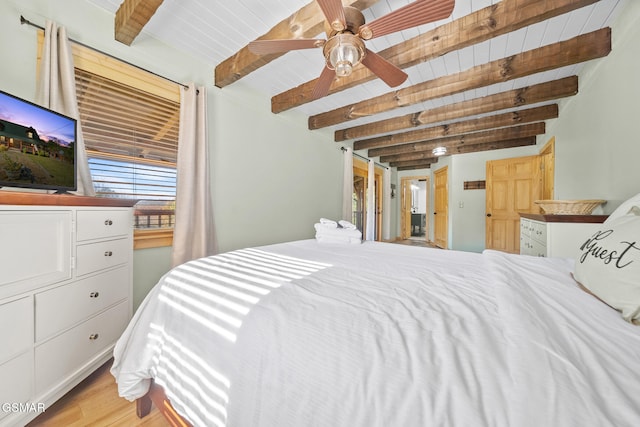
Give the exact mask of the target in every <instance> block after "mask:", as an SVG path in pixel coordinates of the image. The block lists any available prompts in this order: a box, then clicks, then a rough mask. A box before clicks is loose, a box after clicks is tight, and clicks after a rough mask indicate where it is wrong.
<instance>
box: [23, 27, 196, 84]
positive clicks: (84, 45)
mask: <svg viewBox="0 0 640 427" xmlns="http://www.w3.org/2000/svg"><path fill="white" fill-rule="evenodd" d="M20 24H22V25H24V24H27V25H30V26H32V27H35V28H39V29H41V30H42V31H44V27H42V26H40V25H38V24H35V23H33V22H31V21H29V20H28V19H26V18H25V17H24V16H22V15H20ZM69 41H71V42H73V43H75V44H79V45H80V46H83V47H86V48H87V49H91V50H94V51H96V52H98V53H101V54H102V55H105V56H108V57H109V58H113V59H116V60H118V61H121V62H124V63H125V64H127V65H130V66H132V67H135V68H137V69H138V70H142V71H145V72H147V73H149V74H153V75H154V76H156V77H160V78H161V79H165V80H167V81H169V82H171V83H175V84H177V85H180V86H182V87H183V88H185V89H189V86H187V85H185V84H184V83H180V82H177V81H175V80H172V79H170V78H168V77H165V76H161V75H160V74H158V73H154V72H153V71H149V70H147V69H146V68H142V67H140V66H139V65H136V64H132V63H131V62H128V61H125V60H123V59H120V58H118V57H117V56H114V55H111V54H110V53H107V52H104V51H102V50H100V49H96V48H94V47H91V46H89V45H86V44H84V43H82V42H79V41H77V40H74V39H71V38H70V39H69Z"/></svg>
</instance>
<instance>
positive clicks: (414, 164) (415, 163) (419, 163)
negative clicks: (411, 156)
mask: <svg viewBox="0 0 640 427" xmlns="http://www.w3.org/2000/svg"><path fill="white" fill-rule="evenodd" d="M437 162H438V158H437V157H429V158H427V159H424V160H407V161H405V162H391V163H389V166H390V167H392V168H406V167H411V168H413V169H421V168H429V167H430V166H431V164H432V163H437Z"/></svg>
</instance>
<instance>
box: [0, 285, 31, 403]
mask: <svg viewBox="0 0 640 427" xmlns="http://www.w3.org/2000/svg"><path fill="white" fill-rule="evenodd" d="M0 337H2V345H0V363H3V362H5V361H6V360H8V359H10V358H12V357H14V356H16V355H18V354H20V353H22V352H24V351H25V350H27V349H29V348H31V346H32V345H33V299H32V297H31V295H29V296H28V297H25V298H21V299H18V300H15V301H11V302H8V303H5V304H0ZM0 378H3V377H2V376H1V375H0ZM0 403H2V400H0Z"/></svg>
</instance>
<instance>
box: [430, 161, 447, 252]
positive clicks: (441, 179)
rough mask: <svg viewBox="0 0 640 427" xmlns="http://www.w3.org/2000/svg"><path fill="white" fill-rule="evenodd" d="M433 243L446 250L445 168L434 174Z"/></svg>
mask: <svg viewBox="0 0 640 427" xmlns="http://www.w3.org/2000/svg"><path fill="white" fill-rule="evenodd" d="M433 175H434V180H433V181H434V212H433V215H434V217H433V243H434V244H435V245H436V246H437V247H439V248H443V249H447V241H448V235H449V186H448V180H449V174H448V167H447V166H445V167H443V168H441V169H438V170H437V171H435V172H434V174H433Z"/></svg>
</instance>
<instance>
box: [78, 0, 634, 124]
mask: <svg viewBox="0 0 640 427" xmlns="http://www.w3.org/2000/svg"><path fill="white" fill-rule="evenodd" d="M87 1H89V2H91V3H93V4H95V5H96V6H99V7H101V8H104V9H106V10H107V11H109V12H112V13H114V14H115V12H116V10H117V9H118V7H119V6H120V3H121V2H122V0H87ZM309 1H310V0H268V1H263V0H235V1H207V0H164V3H163V4H162V5H161V6H160V8H159V9H158V11H157V12H156V13H155V15H154V16H153V17H152V18H151V20H150V21H149V23H148V24H147V25H146V26H145V27H144V29H143V31H142V33H141V35H139V36H138V37H153V38H156V39H159V40H161V41H163V42H164V43H166V44H168V45H171V46H173V47H175V48H177V49H180V50H182V51H186V52H190V53H192V54H193V55H194V56H197V57H198V58H201V59H202V60H204V61H206V62H208V63H209V64H210V65H211V69H212V71H213V69H214V68H215V66H216V65H218V64H219V63H220V62H222V61H224V60H225V59H227V58H229V57H230V56H232V55H233V54H234V53H236V52H237V51H238V50H240V49H241V48H243V47H244V46H246V45H247V44H248V43H249V42H250V41H252V40H254V39H256V38H258V37H259V36H261V35H263V34H265V33H266V32H267V31H269V30H270V29H271V28H272V27H273V26H274V25H275V24H277V23H278V22H280V21H282V20H283V19H285V18H286V17H288V16H290V15H291V14H292V13H293V12H295V11H296V10H298V9H300V8H301V7H302V6H304V5H306V4H308V3H309ZM625 1H629V0H600V1H598V2H596V3H595V4H593V5H590V6H586V7H583V8H581V9H577V10H575V11H573V12H570V13H567V14H564V15H560V16H558V17H555V18H552V19H549V20H546V21H543V22H541V23H538V24H534V25H531V26H529V27H526V28H523V29H521V30H518V31H514V32H512V33H509V34H505V35H503V36H499V37H496V38H493V39H491V40H489V41H486V42H483V43H479V44H477V45H474V46H472V47H468V48H465V49H461V50H458V51H454V52H451V53H449V54H446V55H444V56H441V57H439V58H436V59H434V60H431V61H428V62H424V63H421V64H419V65H416V66H414V67H411V68H407V69H405V70H404V71H405V72H407V74H409V78H408V79H407V81H406V82H405V83H404V84H403V85H402V86H400V87H399V88H402V87H408V86H411V85H415V84H417V83H420V82H423V81H426V80H431V79H433V78H436V77H440V76H443V75H446V74H452V73H457V72H460V71H464V70H467V69H469V68H471V67H474V66H476V65H481V64H484V63H487V62H489V61H493V60H497V59H500V58H504V57H506V56H509V55H513V54H516V53H519V52H523V51H527V50H531V49H534V48H537V47H540V46H545V45H548V44H552V43H555V42H558V41H563V40H567V39H570V38H572V37H575V36H577V35H580V34H585V33H589V32H591V31H594V30H597V29H599V28H603V27H607V26H610V25H611V22H612V20H613V19H615V17H616V12H617V11H619V10H620V9H621V8H622V5H623V3H624V2H625ZM631 1H636V0H631ZM410 2H411V1H410V0H380V1H379V2H378V3H377V4H375V5H374V6H372V7H371V8H369V9H367V10H364V11H363V13H364V15H365V19H366V21H367V22H370V21H372V20H373V19H375V18H379V17H381V16H383V15H386V14H387V13H389V12H391V11H393V10H396V9H398V8H400V7H401V6H404V5H406V4H408V3H410ZM495 3H498V0H456V3H455V8H454V11H453V14H452V15H451V16H450V17H449V18H447V19H445V20H442V21H438V22H434V23H430V24H427V25H423V26H420V27H417V28H413V29H410V30H406V31H402V32H399V33H395V34H392V35H389V36H386V37H381V38H377V39H373V40H370V41H368V42H367V47H368V48H369V49H371V50H373V51H376V52H379V51H381V50H383V49H386V48H388V47H390V46H392V45H395V44H397V43H400V42H402V41H405V40H408V39H410V38H412V37H415V36H416V35H418V34H421V33H423V32H425V31H428V30H431V29H433V28H435V27H437V26H439V25H442V24H444V23H447V22H450V21H453V20H455V19H458V18H461V17H463V16H465V15H468V14H469V13H471V12H474V11H477V10H479V9H482V8H484V7H487V6H490V5H492V4H495ZM319 36H320V38H324V36H325V35H324V34H320V35H319ZM134 44H135V41H134ZM581 66H582V65H574V66H569V67H564V68H560V69H555V70H552V71H547V72H543V73H538V74H535V75H532V76H529V77H525V78H521V79H515V80H512V81H508V82H505V83H500V84H495V85H492V86H489V87H484V88H481V89H476V90H471V91H468V92H464V93H460V94H457V95H453V96H447V97H444V98H439V99H435V100H432V101H428V102H423V103H419V104H416V105H412V106H409V107H404V108H401V109H396V110H393V111H391V112H387V113H383V114H378V115H375V116H370V117H365V118H361V119H357V120H352V121H349V122H348V126H345V124H342V125H337V126H334V127H333V129H334V130H335V129H340V128H345V127H351V126H356V125H360V124H364V123H368V122H372V121H379V120H381V119H384V118H388V117H396V116H400V115H403V114H408V113H412V112H418V111H423V110H428V109H431V108H434V107H438V106H442V105H445V104H449V103H454V102H460V101H464V100H468V99H473V98H477V97H482V96H486V95H490V94H494V93H498V92H502V91H507V90H511V89H515V88H519V87H523V86H527V85H533V84H537V83H542V82H545V81H550V80H555V79H559V78H562V77H568V76H571V75H575V74H576V73H577V72H578V71H579V68H580V67H581ZM322 68H323V56H322V52H321V50H320V49H308V50H303V51H294V52H289V53H287V54H286V55H283V56H282V57H280V58H278V59H276V60H274V61H272V62H271V63H270V64H268V65H266V66H264V67H262V68H259V69H258V70H256V71H254V72H253V73H251V74H249V75H248V76H246V77H244V78H243V79H241V80H240V81H241V82H242V83H243V84H246V85H249V86H251V87H253V88H254V89H255V90H256V91H258V92H261V93H264V96H265V97H269V98H270V97H272V96H274V95H276V94H279V93H282V92H285V91H286V90H288V89H291V88H293V87H295V86H298V85H300V84H302V83H305V82H307V81H310V80H313V79H315V78H317V77H318V76H319V75H320V72H321V70H322ZM212 74H213V73H212ZM206 83H207V84H208V85H213V78H212V80H211V81H210V82H206ZM234 84H237V83H234ZM222 90H224V88H223V89H222ZM390 90H391V89H390V88H389V87H388V86H386V85H385V84H384V83H383V82H382V81H381V80H379V79H376V80H373V81H371V82H368V83H365V84H362V85H360V86H357V87H354V88H352V89H348V90H344V91H341V92H339V93H336V94H333V95H329V96H327V97H325V98H322V99H320V100H317V101H314V102H311V103H308V104H305V105H302V106H300V107H297V109H298V111H301V112H302V113H304V114H305V115H307V116H311V115H315V114H319V113H322V112H325V111H329V110H333V109H335V108H338V107H342V106H345V105H347V104H350V103H353V102H357V101H360V100H364V99H369V98H371V97H373V96H376V95H380V94H383V93H387V92H389V91H390ZM549 103H552V102H549Z"/></svg>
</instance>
